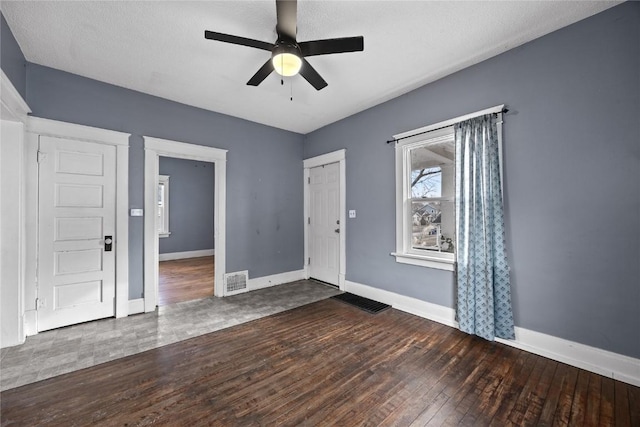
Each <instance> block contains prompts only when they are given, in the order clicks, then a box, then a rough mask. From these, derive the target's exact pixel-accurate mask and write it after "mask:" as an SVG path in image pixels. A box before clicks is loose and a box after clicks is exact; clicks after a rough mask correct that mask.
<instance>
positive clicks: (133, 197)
mask: <svg viewBox="0 0 640 427" xmlns="http://www.w3.org/2000/svg"><path fill="white" fill-rule="evenodd" d="M27 81H28V85H27V99H26V100H27V103H28V104H29V106H30V107H31V109H32V110H33V115H34V116H38V117H45V118H48V119H53V120H62V121H66V122H72V123H78V124H83V125H88V126H95V127H99V128H103V129H111V130H116V131H121V132H128V133H131V134H132V136H131V137H130V140H129V142H130V148H129V207H130V208H142V207H143V206H144V200H143V189H144V183H143V181H144V150H143V139H142V136H143V135H145V136H153V137H158V138H165V139H170V140H174V141H180V142H187V143H192V144H199V145H206V146H210V147H216V148H222V149H227V150H229V152H228V153H227V212H226V219H227V229H226V231H227V247H226V256H227V265H226V267H227V268H226V270H227V271H228V272H232V271H238V270H246V269H248V270H249V277H251V278H253V277H262V276H267V275H271V274H277V273H282V272H287V271H294V270H300V269H301V268H303V249H302V248H303V239H304V236H303V220H302V217H303V212H302V210H303V209H302V207H303V203H302V197H303V196H302V194H303V192H302V150H303V146H302V135H300V134H296V133H292V132H287V131H283V130H280V129H276V128H272V127H268V126H264V125H260V124H257V123H253V122H249V121H246V120H242V119H238V118H235V117H230V116H226V115H223V114H218V113H214V112H210V111H205V110H202V109H198V108H194V107H189V106H186V105H183V104H179V103H176V102H172V101H168V100H166V99H162V98H158V97H154V96H151V95H146V94H143V93H140V92H135V91H132V90H129V89H124V88H121V87H117V86H113V85H110V84H107V83H102V82H98V81H96V80H92V79H88V78H84V77H80V76H77V75H74V74H70V73H66V72H63V71H59V70H55V69H52V68H48V67H43V66H40V65H36V64H32V63H27ZM212 96H215V94H212ZM255 171H260V173H256V172H255ZM129 251H130V257H129V290H130V292H129V297H130V298H131V299H134V298H140V297H141V295H142V284H143V281H142V280H143V262H142V261H143V258H142V256H143V220H142V218H141V217H130V219H129Z"/></svg>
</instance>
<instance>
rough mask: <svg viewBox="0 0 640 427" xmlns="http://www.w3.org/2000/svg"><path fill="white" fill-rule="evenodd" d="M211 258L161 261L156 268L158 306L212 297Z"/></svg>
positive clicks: (212, 274)
mask: <svg viewBox="0 0 640 427" xmlns="http://www.w3.org/2000/svg"><path fill="white" fill-rule="evenodd" d="M213 280H214V263H213V256H205V257H198V258H185V259H176V260H171V261H161V262H160V263H159V267H158V305H161V306H162V305H167V304H173V303H176V302H184V301H192V300H196V299H201V298H207V297H210V296H213Z"/></svg>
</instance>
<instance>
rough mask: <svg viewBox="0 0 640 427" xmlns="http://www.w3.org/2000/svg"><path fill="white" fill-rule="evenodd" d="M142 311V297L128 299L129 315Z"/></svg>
mask: <svg viewBox="0 0 640 427" xmlns="http://www.w3.org/2000/svg"><path fill="white" fill-rule="evenodd" d="M138 313H144V298H137V299H130V300H129V315H131V314H138Z"/></svg>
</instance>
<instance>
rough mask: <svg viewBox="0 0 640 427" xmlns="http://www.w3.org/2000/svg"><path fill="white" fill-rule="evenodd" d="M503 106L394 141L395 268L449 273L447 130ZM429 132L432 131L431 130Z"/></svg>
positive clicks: (451, 193)
mask: <svg viewBox="0 0 640 427" xmlns="http://www.w3.org/2000/svg"><path fill="white" fill-rule="evenodd" d="M502 108H503V106H499V107H494V108H491V109H487V110H484V111H480V112H477V113H473V114H469V115H466V116H463V117H458V118H456V119H452V120H447V121H446V122H441V123H437V124H434V125H431V126H427V127H424V128H421V129H416V130H413V131H409V132H405V133H403V134H400V135H395V136H394V138H395V139H396V141H397V143H396V251H395V252H394V253H392V255H394V256H395V257H396V261H397V262H401V263H405V264H413V265H420V266H425V267H431V268H439V269H443V270H450V271H453V269H454V266H455V261H456V253H455V249H456V248H455V242H456V236H455V231H456V221H455V219H456V218H455V216H456V214H455V175H456V170H455V136H454V130H453V125H454V124H455V123H457V122H461V121H464V120H468V119H470V118H472V117H477V116H480V115H483V114H489V113H496V114H498V139H499V140H500V141H501V139H502V127H501V123H502V120H501V119H502V115H501V113H500V112H501V111H502ZM431 129H433V130H431ZM501 169H502V168H501Z"/></svg>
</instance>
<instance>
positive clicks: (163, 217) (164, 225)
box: [158, 175, 171, 237]
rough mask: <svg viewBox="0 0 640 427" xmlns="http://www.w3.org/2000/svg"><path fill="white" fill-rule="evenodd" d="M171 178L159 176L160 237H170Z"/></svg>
mask: <svg viewBox="0 0 640 427" xmlns="http://www.w3.org/2000/svg"><path fill="white" fill-rule="evenodd" d="M170 234H171V232H170V231H169V176H168V175H158V236H159V237H169V235H170Z"/></svg>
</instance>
